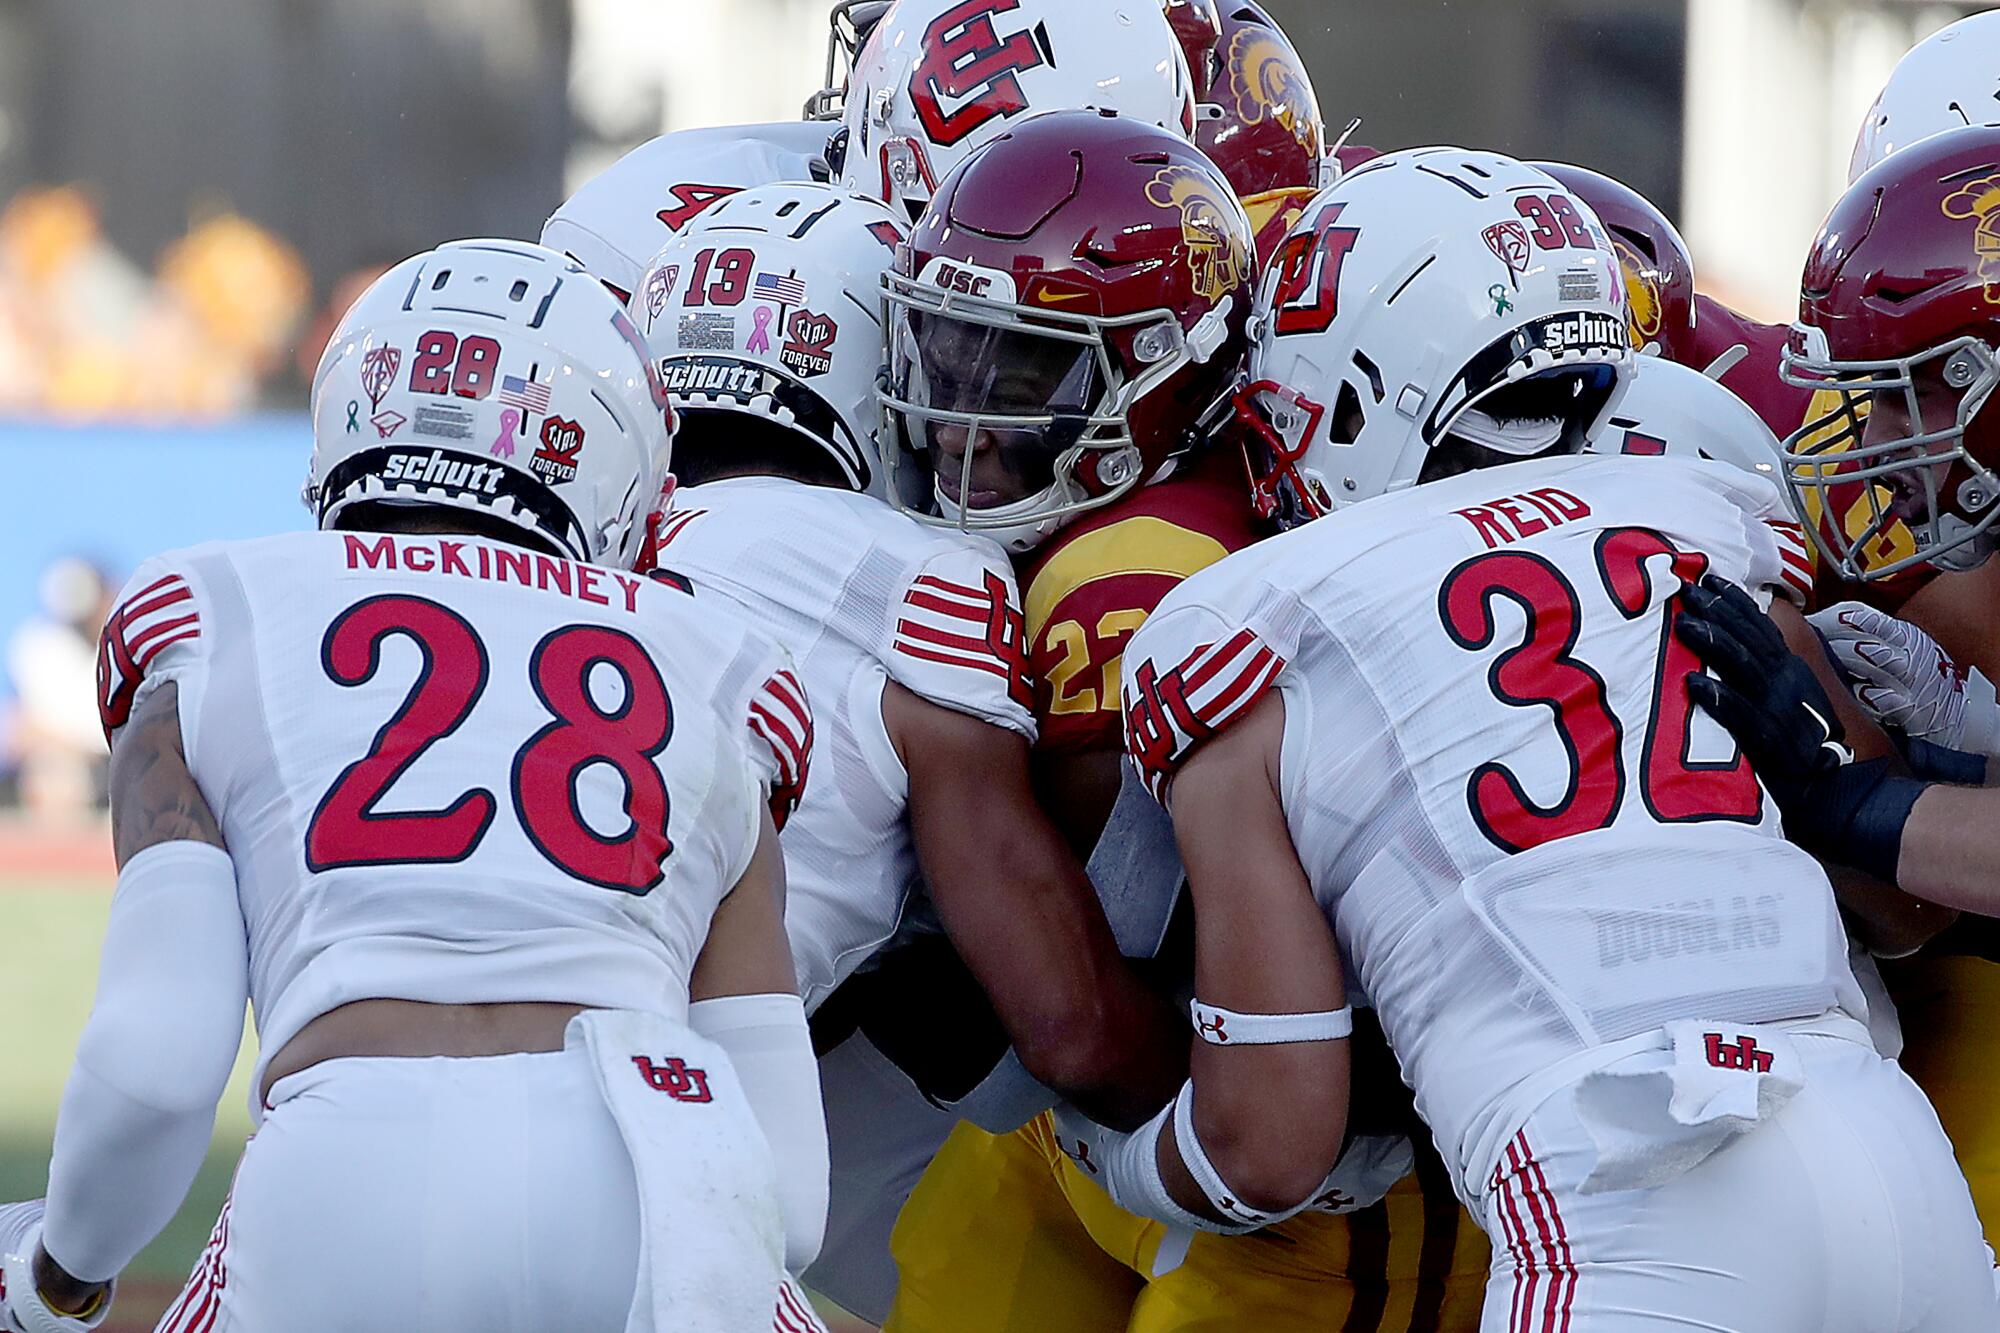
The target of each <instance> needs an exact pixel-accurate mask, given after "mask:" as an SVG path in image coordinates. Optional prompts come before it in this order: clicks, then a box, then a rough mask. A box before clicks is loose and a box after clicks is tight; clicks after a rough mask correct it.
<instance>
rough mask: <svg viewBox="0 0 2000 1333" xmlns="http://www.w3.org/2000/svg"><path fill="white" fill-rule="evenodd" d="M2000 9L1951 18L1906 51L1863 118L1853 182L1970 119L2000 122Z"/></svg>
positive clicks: (1850, 173) (1851, 166) (1851, 164)
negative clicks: (1892, 157)
mask: <svg viewBox="0 0 2000 1333" xmlns="http://www.w3.org/2000/svg"><path fill="white" fill-rule="evenodd" d="M1996 99H2000V10H1988V11H1986V12H1985V13H1983V14H1973V15H1970V16H1968V17H1966V18H1962V19H1960V20H1959V21H1958V22H1956V23H1951V24H1947V25H1946V26H1944V27H1942V28H1940V29H1938V30H1937V31H1936V32H1934V33H1932V34H1931V35H1930V36H1928V37H1926V38H1924V40H1922V41H1921V42H1918V43H1917V44H1916V45H1915V46H1913V47H1911V48H1910V49H1909V50H1908V51H1905V52H1904V53H1903V58H1902V59H1901V60H1899V61H1897V62H1896V68H1895V69H1893V70H1891V71H1890V73H1889V80H1888V82H1887V83H1884V84H1883V85H1882V91H1881V92H1879V93H1877V94H1876V95H1875V103H1874V105H1873V106H1871V107H1869V108H1868V114H1867V115H1866V116H1863V117H1862V118H1861V131H1860V133H1859V134H1857V135H1856V136H1855V138H1854V153H1853V156H1852V157H1850V158H1849V159H1848V162H1847V183H1848V184H1849V185H1852V184H1853V183H1854V182H1855V181H1856V180H1859V179H1860V178H1861V176H1862V175H1863V173H1865V172H1866V171H1867V170H1868V169H1869V168H1870V167H1873V166H1874V165H1875V164H1876V163H1877V162H1880V161H1881V160H1882V159H1883V158H1885V157H1887V156H1889V154H1891V153H1893V152H1895V151H1896V150H1897V149H1900V148H1908V147H1909V146H1910V145H1911V144H1913V143H1916V142H1917V141H1918V140H1921V139H1928V138H1930V137H1931V136H1932V135H1933V134H1942V133H1944V132H1945V131H1946V130H1955V129H1959V128H1961V127H1963V126H1966V125H2000V100H1996Z"/></svg>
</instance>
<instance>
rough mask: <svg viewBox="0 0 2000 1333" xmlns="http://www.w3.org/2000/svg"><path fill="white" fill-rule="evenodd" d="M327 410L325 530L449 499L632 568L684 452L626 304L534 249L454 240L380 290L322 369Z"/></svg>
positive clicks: (555, 544)
mask: <svg viewBox="0 0 2000 1333" xmlns="http://www.w3.org/2000/svg"><path fill="white" fill-rule="evenodd" d="M312 410H313V455H312V468H311V471H310V473H309V474H308V476H307V479H306V487H305V501H306V505H307V507H308V508H310V509H311V510H312V511H313V512H314V513H315V514H316V515H318V517H319V525H320V526H321V527H322V528H333V527H338V526H341V524H340V520H341V517H342V514H343V512H344V511H346V510H347V509H348V507H349V506H351V505H357V504H363V503H367V504H386V505H442V506H446V507H449V508H452V509H464V510H471V511H474V512H477V513H479V514H483V515H486V516H488V517H490V518H492V519H495V520H498V521H499V522H501V523H505V524H511V525H512V526H514V527H516V528H520V529H522V530H523V531H525V532H527V533H531V534H533V535H535V536H536V537H538V538H540V539H542V541H544V542H545V543H547V544H548V545H549V546H550V547H551V548H552V549H553V550H555V551H557V552H559V553H561V554H563V555H567V556H569V557H570V558H572V559H575V560H585V561H590V562H593V563H599V564H606V565H614V566H619V567H626V568H629V567H630V566H631V565H632V564H633V562H634V561H635V560H636V559H637V557H638V555H639V552H640V550H641V549H642V543H643V541H644V537H645V533H646V527H647V520H648V519H649V518H650V516H651V515H652V513H653V512H654V511H655V510H656V509H657V508H658V507H659V504H660V491H661V487H662V485H663V483H664V480H665V478H666V474H667V467H668V463H669V461H670V455H671V451H672V446H673V409H672V408H671V407H670V406H668V404H667V398H666V393H665V391H664V390H663V389H662V388H661V387H660V384H659V380H658V378H657V377H656V376H655V375H654V374H653V371H652V365H651V363H650V362H649V361H648V360H647V358H646V349H645V344H644V343H643V342H642V341H641V340H640V337H639V331H638V329H636V328H634V327H633V325H632V320H631V318H630V317H629V316H628V315H627V314H626V313H625V310H624V307H622V306H620V305H619V304H618V302H617V300H616V299H615V298H613V297H612V295H611V294H610V293H609V292H607V291H605V290H604V288H603V287H602V286H600V285H598V283H597V282H596V281H595V280H594V279H593V278H592V277H591V276H590V275H589V274H588V273H586V272H584V270H583V269H582V267H581V266H579V265H577V264H576V263H574V262H572V261H570V260H568V259H565V258H564V257H563V256H561V255H559V254H557V253H555V252H554V251H553V250H547V249H544V248H543V247H541V246H539V245H530V244H529V243H527V242H526V241H506V240H488V241H454V242H452V243H451V244H449V245H441V246H439V247H438V248H437V249H435V250H431V251H428V252H426V253H424V254H420V255H417V256H415V257H414V258H411V259H406V260H404V261H403V262H402V263H400V264H398V265H396V267H394V268H392V269H390V270H389V271H388V272H387V273H385V274H383V275H382V276H381V277H380V278H377V279H376V280H375V282H374V284H373V285H371V286H370V287H369V288H368V290H367V291H365V292H363V293H362V294H361V298H360V299H359V300H358V301H356V302H355V303H354V306H353V308H352V309H350V310H349V311H348V312H347V314H346V316H345V317H344V318H343V319H342V320H341V321H340V327H339V329H338V330H337V331H336V332H335V333H334V335H333V340H332V341H331V342H329V343H328V344H327V348H326V351H325V353H324V354H322V355H321V357H320V361H319V370H318V371H317V372H316V373H315V374H314V376H313V392H312ZM349 517H350V521H352V518H353V516H351V515H350V516H349Z"/></svg>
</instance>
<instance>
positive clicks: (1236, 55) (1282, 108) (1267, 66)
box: [1227, 24, 1320, 153]
mask: <svg viewBox="0 0 2000 1333" xmlns="http://www.w3.org/2000/svg"><path fill="white" fill-rule="evenodd" d="M1227 63H1228V68H1229V91H1230V95H1231V98H1232V100H1233V101H1234V102H1235V104H1236V115H1237V118H1238V119H1240V120H1241V121H1242V122H1243V123H1244V124H1245V125H1261V124H1263V123H1264V121H1265V120H1267V119H1269V120H1275V121H1276V122H1277V123H1278V124H1280V125H1282V126H1284V127H1285V129H1287V130H1288V131H1290V132H1291V135H1292V137H1293V138H1294V139H1297V140H1298V141H1299V144H1300V146H1301V147H1303V148H1305V149H1307V150H1308V151H1311V152H1315V153H1316V152H1318V151H1319V147H1320V145H1319V143H1318V142H1317V140H1318V137H1319V135H1318V130H1319V125H1318V122H1317V121H1316V120H1314V119H1313V118H1312V117H1311V116H1309V115H1302V114H1301V112H1302V111H1303V110H1305V109H1306V108H1308V107H1311V106H1314V105H1316V99H1315V98H1314V96H1313V93H1312V90H1311V89H1310V88H1308V87H1307V86H1306V84H1305V82H1304V80H1303V78H1302V77H1301V73H1300V70H1299V67H1298V65H1297V63H1296V61H1295V58H1294V57H1293V56H1292V54H1291V53H1290V52H1289V51H1287V50H1286V49H1285V45H1284V43H1283V42H1281V41H1280V40H1279V39H1278V37H1277V35H1276V34H1275V33H1273V32H1272V31H1271V30H1270V29H1269V28H1266V27H1264V26H1262V25H1261V24H1253V25H1246V26H1245V27H1243V28H1242V29H1240V30H1239V31H1238V32H1237V34H1236V36H1235V37H1233V38H1231V39H1230V43H1229V60H1228V62H1227Z"/></svg>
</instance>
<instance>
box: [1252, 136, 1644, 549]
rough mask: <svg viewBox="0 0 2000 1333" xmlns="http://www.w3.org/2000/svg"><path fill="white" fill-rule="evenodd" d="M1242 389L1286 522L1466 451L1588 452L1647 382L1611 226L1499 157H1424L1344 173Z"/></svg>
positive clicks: (1264, 478) (1257, 452)
mask: <svg viewBox="0 0 2000 1333" xmlns="http://www.w3.org/2000/svg"><path fill="white" fill-rule="evenodd" d="M1251 332H1252V339H1253V341H1252V344H1251V352H1250V375H1249V383H1248V384H1247V385H1245V387H1244V388H1243V389H1242V390H1241V391H1240V392H1239V393H1238V394H1237V408H1238V412H1239V415H1240V417H1241V418H1242V424H1243V426H1244V427H1245V432H1244V435H1245V438H1244V447H1245V449H1246V450H1247V452H1248V454H1249V462H1250V471H1251V477H1252V489H1253V492H1254V495H1255V500H1256V505H1257V508H1258V509H1259V511H1260V512H1261V513H1263V514H1265V515H1266V516H1268V517H1273V518H1276V519H1278V521H1279V522H1281V523H1283V524H1285V525H1287V526H1289V525H1292V524H1296V523H1300V522H1304V521H1305V520H1307V519H1311V518H1317V517H1319V516H1320V515H1321V514H1324V513H1327V512H1328V511H1330V510H1333V509H1336V508H1339V507H1341V506H1343V505H1347V504H1351V503H1353V502H1355V501H1357V500H1365V499H1368V498H1369V497H1371V496H1375V495H1380V494H1382V493H1383V492H1385V491H1391V490H1396V489H1399V488H1401V487H1404V486H1410V485H1414V484H1415V483H1416V482H1418V481H1420V480H1425V479H1427V478H1426V475H1425V474H1426V468H1427V467H1432V468H1437V467H1450V466H1451V465H1452V462H1453V460H1454V459H1463V458H1465V457H1466V456H1467V455H1466V454H1465V453H1464V452H1462V451H1454V452H1453V453H1451V454H1441V453H1439V452H1438V448H1439V446H1440V445H1441V444H1443V443H1444V442H1445V440H1446V437H1447V436H1450V437H1452V441H1453V443H1454V444H1461V443H1463V444H1470V445H1474V446H1479V447H1482V448H1484V449H1486V450H1490V451H1493V452H1496V453H1499V454H1504V455H1511V456H1516V457H1531V456H1534V455H1537V454H1543V453H1549V452H1560V451H1563V450H1565V449H1567V450H1568V451H1572V452H1573V451H1575V450H1578V449H1581V448H1582V447H1583V445H1584V442H1585V439H1586V437H1587V436H1588V435H1589V434H1590V433H1591V432H1592V431H1593V430H1594V429H1595V428H1596V427H1597V426H1598V425H1599V423H1600V422H1601V421H1602V420H1603V419H1604V417H1605V416H1606V415H1607V414H1608V413H1609V412H1610V411H1611V409H1612V408H1613V407H1614V406H1615V405H1616V404H1617V400H1618V398H1619V395H1620V394H1621V393H1622V392H1623V390H1624V386H1625V381H1626V379H1627V378H1628V377H1629V375H1630V374H1631V368H1632V362H1633V352H1632V346H1631V342H1630V340H1629V339H1628V338H1627V336H1626V334H1625V284H1624V281H1623V280H1622V278H1621V277H1620V275H1619V269H1618V258H1617V255H1616V254H1615V253H1614V252H1613V250H1612V248H1611V242H1610V240H1609V239H1608V237H1607V236H1606V234H1605V231H1604V228H1603V226H1602V224H1600V223H1599V221H1598V219H1597V217H1596V215H1595V214H1593V213H1592V212H1591V211H1590V210H1589V209H1588V208H1586V207H1585V206H1584V205H1583V204H1581V203H1579V202H1577V201H1576V200H1575V199H1574V198H1573V197H1572V196H1570V195H1569V193H1568V192H1567V191H1566V190H1564V188H1563V187H1562V186H1561V185H1560V184H1558V183H1557V182H1556V180H1555V179H1554V178H1553V177H1551V176H1549V175H1548V174H1546V173H1545V172H1542V171H1538V170H1536V169H1535V168H1533V167H1530V166H1528V165H1527V164H1525V163H1523V162H1517V161H1515V160H1514V159H1513V158H1510V157H1504V156H1502V155H1501V154H1499V153H1488V152H1478V151H1468V150H1466V149H1462V148H1417V149H1411V150H1409V151H1407V152H1402V153H1395V154H1392V155H1390V156H1388V157H1381V158H1377V159H1375V160H1374V161H1371V162H1368V163H1365V164H1363V165H1362V166H1360V167H1358V168H1356V169H1355V170H1353V171H1351V172H1349V173H1347V174H1346V175H1344V176H1342V177H1341V179H1340V180H1339V181H1338V182H1337V183H1336V184H1334V185H1332V186H1331V187H1329V188H1328V189H1326V190H1324V191H1322V192H1321V193H1320V195H1319V197H1318V198H1316V199H1315V200H1314V201H1313V202H1312V204H1311V205H1310V206H1309V207H1308V208H1307V209H1306V211H1305V213H1304V214H1303V215H1302V216H1301V217H1300V219H1299V221H1298V223H1297V224H1296V225H1294V226H1293V228H1292V230H1291V231H1290V232H1289V233H1288V234H1287V235H1286V237H1285V240H1284V242H1283V243H1282V245H1281V246H1280V247H1279V249H1278V251H1277V253H1276V254H1275V255H1274V256H1273V257H1272V260H1271V263H1270V265H1269V267H1268V268H1267V269H1266V270H1265V273H1264V277H1263V280H1262V281H1261V283H1260V284H1259V286H1258V292H1257V305H1256V316H1255V318H1254V319H1253V320H1252V330H1251Z"/></svg>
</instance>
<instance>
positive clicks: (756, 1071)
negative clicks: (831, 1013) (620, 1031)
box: [688, 995, 831, 1273]
mask: <svg viewBox="0 0 2000 1333" xmlns="http://www.w3.org/2000/svg"><path fill="white" fill-rule="evenodd" d="M688 1026H689V1027H691V1028H693V1029H694V1030H695V1032H696V1033H698V1034H699V1035H701V1036H704V1037H706V1038H708V1039H709V1040H710V1041H712V1042H714V1043H715V1044H716V1045H718V1046H720V1047H721V1048H722V1049H723V1050H724V1051H726V1052H728V1054H729V1063H730V1064H731V1065H732V1066H734V1068H735V1070H736V1077H737V1078H738V1079H740V1080H742V1082H743V1091H744V1093H745V1095H747V1096H748V1097H749V1098H750V1109H751V1110H752V1111H753V1112H754V1113H755V1114H756V1116H757V1124H758V1126H759V1127H760V1128H761V1129H763V1131H764V1138H765V1139H766V1140H767V1141H768V1142H769V1143H770V1145H771V1156H772V1157H773V1159H774V1160H775V1162H776V1165H777V1173H778V1201H779V1203H780V1204H781V1205H782V1206H783V1208H784V1215H785V1267H786V1268H787V1269H789V1270H790V1271H791V1272H793V1273H802V1272H804V1271H805V1268H806V1265H807V1264H810V1263H811V1262H812V1261H813V1260H814V1259H815V1258H817V1257H818V1256H819V1247H820V1243H821V1242H822V1241H823V1240H825V1239H826V1209H827V1199H828V1196H829V1193H830V1189H831V1187H830V1185H829V1184H828V1179H827V1171H828V1165H827V1162H828V1159H827V1146H826V1109H825V1107H824V1106H823V1105H822V1104H821V1101H820V1094H819V1062H818V1061H817V1060H815V1059H813V1052H812V1038H811V1036H810V1035H809V1034H808V1032H807V1030H806V1011H805V1005H804V1004H803V1003H801V1001H800V1000H799V997H798V996H796V995H724V996H720V997H718V998H716V999H713V1000H699V1001H697V1002H695V1003H694V1004H691V1005H689V1006H688Z"/></svg>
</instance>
